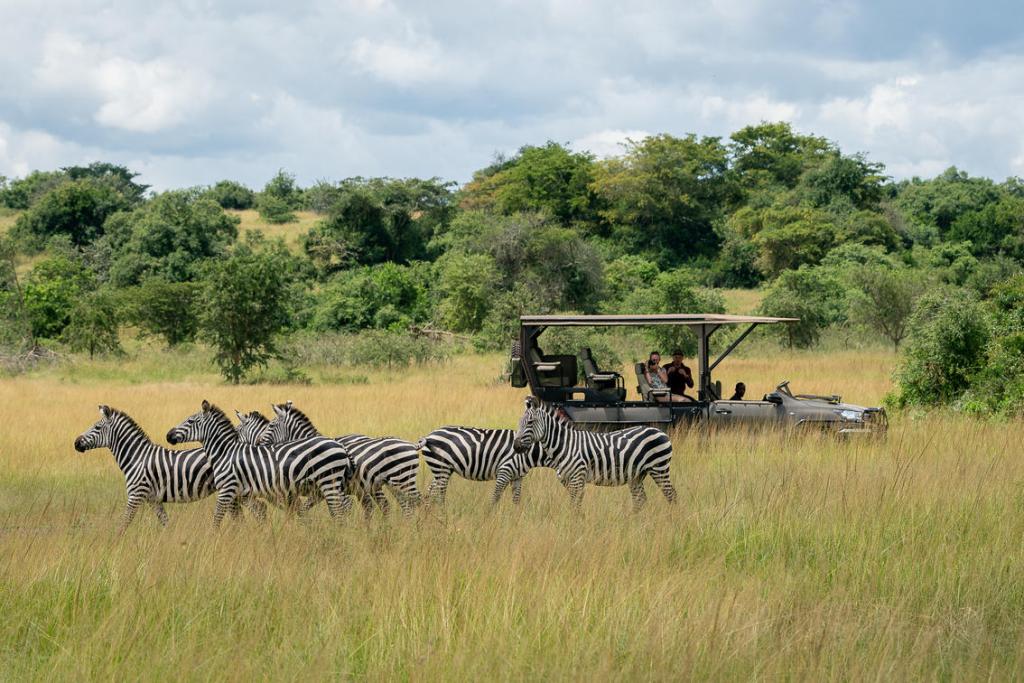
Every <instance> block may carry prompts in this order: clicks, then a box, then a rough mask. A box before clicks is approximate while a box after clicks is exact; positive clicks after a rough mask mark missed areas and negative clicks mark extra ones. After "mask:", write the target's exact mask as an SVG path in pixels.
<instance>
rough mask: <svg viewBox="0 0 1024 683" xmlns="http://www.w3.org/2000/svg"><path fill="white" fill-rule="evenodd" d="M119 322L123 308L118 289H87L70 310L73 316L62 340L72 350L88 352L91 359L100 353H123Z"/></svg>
mask: <svg viewBox="0 0 1024 683" xmlns="http://www.w3.org/2000/svg"><path fill="white" fill-rule="evenodd" d="M120 323H121V311H120V305H119V301H118V296H117V294H116V293H115V292H112V291H111V290H109V289H99V290H96V291H91V292H86V293H84V294H83V295H82V296H81V297H79V298H78V300H77V302H76V303H75V305H74V308H72V309H71V318H70V321H69V322H68V325H67V327H65V328H64V331H63V333H62V334H61V339H62V340H63V341H64V343H65V344H67V345H68V348H70V349H71V350H72V351H88V352H89V357H90V358H92V357H93V356H95V355H96V354H97V353H102V354H111V353H112V354H117V353H121V352H122V350H121V341H120V339H119V337H118V331H119V329H120Z"/></svg>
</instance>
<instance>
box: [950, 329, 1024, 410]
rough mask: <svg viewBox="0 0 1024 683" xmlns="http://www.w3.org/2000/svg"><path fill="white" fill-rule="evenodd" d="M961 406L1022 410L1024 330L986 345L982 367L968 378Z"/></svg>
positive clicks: (974, 408) (1023, 392) (981, 408)
mask: <svg viewBox="0 0 1024 683" xmlns="http://www.w3.org/2000/svg"><path fill="white" fill-rule="evenodd" d="M963 407H964V409H965V410H966V411H968V412H975V413H995V414H999V415H1005V416H1007V417H1019V416H1020V415H1022V414H1024V332H1015V333H1013V334H1010V335H1007V336H1005V337H1001V338H999V339H997V340H996V341H995V342H993V343H992V344H991V345H990V347H989V350H988V358H987V360H986V363H985V367H984V368H982V369H981V370H980V371H979V372H978V374H977V375H976V376H975V377H974V378H973V379H972V381H971V388H970V389H969V390H968V392H967V393H966V395H965V396H964V400H963Z"/></svg>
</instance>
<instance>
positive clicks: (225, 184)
mask: <svg viewBox="0 0 1024 683" xmlns="http://www.w3.org/2000/svg"><path fill="white" fill-rule="evenodd" d="M202 196H203V197H205V198H207V199H212V200H213V201H215V202H217V204H218V205H220V208H222V209H238V210H242V209H251V208H252V207H253V206H254V205H255V203H256V194H255V193H254V192H253V191H252V190H250V189H249V188H248V187H246V186H245V185H243V184H242V183H238V182H235V181H234V180H221V181H219V182H218V183H217V184H216V185H214V186H212V187H211V188H209V189H208V190H206V191H205V192H203V195H202Z"/></svg>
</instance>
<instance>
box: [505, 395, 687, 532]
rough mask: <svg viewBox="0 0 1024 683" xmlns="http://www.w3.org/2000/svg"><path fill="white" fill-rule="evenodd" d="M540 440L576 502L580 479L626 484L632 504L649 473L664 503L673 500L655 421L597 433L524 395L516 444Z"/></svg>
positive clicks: (667, 455)
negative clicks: (651, 425) (647, 424)
mask: <svg viewBox="0 0 1024 683" xmlns="http://www.w3.org/2000/svg"><path fill="white" fill-rule="evenodd" d="M537 444H540V445H541V446H542V447H543V448H544V450H545V452H546V458H545V460H546V464H547V466H549V467H554V468H555V472H556V473H557V474H558V480H559V481H560V482H562V484H563V485H564V486H565V487H566V489H567V490H568V491H569V496H570V499H571V500H572V502H573V504H574V505H575V506H578V505H579V504H580V502H581V501H582V499H583V485H584V483H587V482H589V483H592V484H596V485H597V486H622V485H623V484H628V485H629V490H630V493H631V494H632V495H633V510H634V512H636V511H639V510H640V509H641V508H642V507H643V506H644V504H645V503H646V502H647V494H646V493H645V492H644V484H643V480H644V477H646V476H647V475H650V477H651V479H653V480H654V482H655V483H656V484H657V485H658V487H659V488H660V489H661V492H662V493H663V494H664V495H665V498H666V499H667V500H668V502H669V503H675V502H676V490H675V488H674V487H673V486H672V479H671V477H670V475H669V468H670V466H671V464H672V442H671V441H669V438H668V435H667V434H665V433H664V432H662V431H661V430H659V429H655V428H654V427H629V428H627V429H621V430H619V431H615V432H606V433H596V432H588V431H584V430H582V429H577V428H576V427H574V426H573V424H572V422H571V421H570V420H569V418H568V415H566V414H565V411H563V410H562V409H560V408H559V409H553V408H552V407H551V406H547V405H543V404H541V403H540V402H539V401H538V400H537V399H536V398H534V397H533V396H529V397H527V399H526V411H525V412H524V413H523V417H522V419H521V420H520V421H519V431H518V433H517V434H516V448H517V450H520V451H523V450H525V449H528V448H532V447H535V446H536V445H537Z"/></svg>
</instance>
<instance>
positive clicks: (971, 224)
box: [946, 196, 1024, 258]
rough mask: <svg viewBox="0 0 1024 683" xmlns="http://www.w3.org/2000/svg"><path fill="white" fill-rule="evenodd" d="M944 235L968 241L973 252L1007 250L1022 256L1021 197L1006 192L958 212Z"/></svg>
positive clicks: (1023, 217)
mask: <svg viewBox="0 0 1024 683" xmlns="http://www.w3.org/2000/svg"><path fill="white" fill-rule="evenodd" d="M946 238H947V239H948V240H951V241H962V242H968V243H969V244H970V245H971V249H972V252H973V253H974V254H975V255H976V256H988V255H993V254H997V253H1008V254H1012V255H1014V256H1016V257H1017V258H1024V198H1020V197H1014V196H1005V197H1001V198H1000V199H999V201H996V202H993V203H990V204H987V205H985V206H984V207H982V208H981V209H978V210H974V211H970V212H967V213H963V214H961V215H960V216H959V217H958V218H957V219H956V220H955V221H953V224H952V225H951V226H950V228H949V232H948V233H947V235H946Z"/></svg>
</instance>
